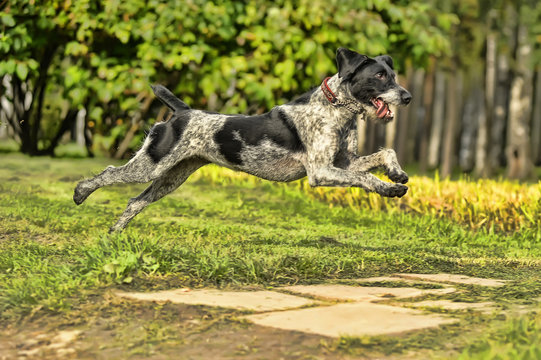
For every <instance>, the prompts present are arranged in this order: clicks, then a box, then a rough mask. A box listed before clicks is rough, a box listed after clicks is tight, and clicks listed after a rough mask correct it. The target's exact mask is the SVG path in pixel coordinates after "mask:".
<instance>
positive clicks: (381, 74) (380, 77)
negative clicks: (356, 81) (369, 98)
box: [376, 71, 386, 80]
mask: <svg viewBox="0 0 541 360" xmlns="http://www.w3.org/2000/svg"><path fill="white" fill-rule="evenodd" d="M385 75H386V74H385V73H384V72H383V71H380V72H379V73H377V74H376V78H377V79H380V80H383V79H385Z"/></svg>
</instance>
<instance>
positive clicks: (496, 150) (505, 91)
mask: <svg viewBox="0 0 541 360" xmlns="http://www.w3.org/2000/svg"><path fill="white" fill-rule="evenodd" d="M509 78H510V77H509V54H508V53H507V52H505V51H504V50H501V51H500V53H499V54H498V73H497V79H498V83H497V86H496V94H495V95H494V96H495V98H494V111H493V112H492V113H493V116H494V119H493V121H492V136H491V138H492V141H491V147H490V162H491V168H492V169H497V168H499V167H501V166H503V164H504V162H505V155H504V149H505V138H506V136H505V128H506V123H507V114H508V105H509V88H510V87H511V85H510V79H509Z"/></svg>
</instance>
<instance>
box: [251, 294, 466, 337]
mask: <svg viewBox="0 0 541 360" xmlns="http://www.w3.org/2000/svg"><path fill="white" fill-rule="evenodd" d="M244 318H245V319H247V320H249V321H251V322H253V323H255V324H258V325H262V326H269V327H273V328H277V329H283V330H294V331H301V332H306V333H312V334H318V335H323V336H329V337H339V336H343V335H349V336H363V335H370V336H372V335H384V334H394V333H401V332H405V331H412V330H420V329H426V328H432V327H437V326H439V325H442V324H450V323H453V322H456V321H457V320H456V319H451V318H445V317H441V316H438V315H432V314H430V315H426V314H423V312H421V311H418V310H415V309H407V308H402V307H395V306H389V305H382V304H374V303H367V302H359V303H345V304H337V305H332V306H320V307H314V308H307V309H299V310H287V311H279V312H270V313H264V314H255V315H248V316H245V317H244Z"/></svg>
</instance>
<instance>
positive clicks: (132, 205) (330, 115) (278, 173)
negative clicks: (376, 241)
mask: <svg viewBox="0 0 541 360" xmlns="http://www.w3.org/2000/svg"><path fill="white" fill-rule="evenodd" d="M336 63H337V66H338V73H337V74H335V75H334V76H332V77H328V78H326V79H325V80H324V81H323V83H322V84H321V86H320V87H316V88H314V89H312V90H310V91H308V92H307V93H305V94H303V95H301V96H300V97H299V98H297V99H295V100H293V101H291V102H289V103H287V104H284V105H279V106H276V107H274V108H272V109H271V110H270V111H269V112H268V113H265V114H262V115H254V116H247V115H224V114H219V113H212V112H208V111H203V110H195V109H191V108H190V107H189V106H188V105H187V104H185V103H184V102H183V101H181V100H180V99H178V98H177V97H176V96H174V95H173V94H172V93H171V92H170V91H169V90H168V89H166V88H165V87H163V86H161V85H157V86H152V89H153V91H154V93H155V95H156V97H158V98H159V99H160V100H161V101H162V102H163V103H164V104H165V105H166V106H168V107H169V108H170V109H171V110H172V111H173V115H172V117H171V118H170V119H169V120H168V121H166V122H160V123H157V124H155V125H154V126H153V127H152V128H151V130H150V132H149V134H148V136H147V137H146V139H145V141H144V143H143V146H142V147H141V149H140V150H139V151H138V152H137V153H136V154H135V155H134V157H133V158H132V159H131V160H130V161H129V162H128V163H126V164H125V165H123V166H119V167H114V166H109V167H107V168H106V169H105V170H104V171H103V172H102V173H100V174H99V175H97V176H95V177H93V178H91V179H87V180H83V181H81V182H79V183H78V184H77V186H76V188H75V191H74V195H73V200H74V201H75V203H76V204H77V205H79V204H81V203H82V202H83V201H84V200H85V199H86V198H87V197H88V196H89V195H90V194H91V193H93V192H94V191H95V190H97V189H99V188H101V187H103V186H106V185H111V184H117V183H146V182H150V181H152V184H151V185H150V186H149V187H148V188H147V189H146V190H144V191H143V192H142V193H141V194H140V195H139V196H137V197H135V198H132V199H130V200H129V202H128V206H127V208H126V210H125V211H124V212H123V214H122V215H121V216H120V218H119V219H118V221H117V222H116V224H114V225H113V226H112V227H111V228H110V231H111V232H114V231H122V230H123V229H124V228H125V227H126V225H127V224H128V222H129V221H130V220H131V219H133V217H134V216H135V215H137V214H138V213H139V212H141V211H142V210H143V209H144V208H145V207H146V206H147V205H149V204H150V203H152V202H154V201H157V200H159V199H161V198H162V197H164V196H165V195H167V194H169V193H171V192H172V191H174V190H175V189H177V188H178V187H179V186H180V185H182V184H183V183H184V181H186V179H187V178H188V177H189V176H190V175H191V174H192V173H193V172H195V171H196V170H197V169H199V168H200V167H202V166H204V165H207V164H209V163H215V164H218V165H220V166H224V167H227V168H230V169H233V170H238V171H243V172H245V173H248V174H251V175H255V176H258V177H260V178H263V179H266V180H271V181H280V182H289V181H293V180H297V179H300V178H303V177H308V182H309V184H310V186H339V187H360V188H362V189H364V190H366V191H368V192H376V193H378V194H379V195H381V196H386V197H402V196H404V195H405V194H406V192H407V190H408V188H407V186H406V185H404V184H405V183H407V181H408V175H407V174H406V173H405V172H404V171H403V170H402V169H401V167H400V165H399V164H398V161H397V158H396V154H395V152H394V151H393V150H391V149H382V150H380V151H378V152H376V153H374V154H372V155H368V156H359V155H357V130H356V119H357V116H362V117H363V118H364V119H373V120H376V121H380V122H383V123H386V122H389V121H391V120H392V119H393V117H394V114H393V112H392V111H391V109H390V108H389V106H390V105H397V106H398V105H407V104H408V103H409V102H410V101H411V94H410V93H409V92H408V91H407V90H406V89H404V88H403V87H401V86H400V85H398V84H397V82H396V74H395V72H394V70H393V60H392V58H391V57H390V56H388V55H382V56H377V57H375V58H370V57H368V56H366V55H361V54H359V53H357V52H355V51H352V50H349V49H346V48H339V49H338V50H337V52H336ZM378 167H383V168H384V170H385V172H386V174H387V176H388V177H389V179H390V180H391V181H393V183H389V182H384V181H382V180H380V179H379V178H377V177H376V176H374V175H372V174H371V173H370V172H369V171H371V170H373V169H375V168H378Z"/></svg>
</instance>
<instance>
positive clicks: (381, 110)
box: [376, 101, 389, 119]
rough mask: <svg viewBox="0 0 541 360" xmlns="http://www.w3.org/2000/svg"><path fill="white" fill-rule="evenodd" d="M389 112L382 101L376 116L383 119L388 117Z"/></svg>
mask: <svg viewBox="0 0 541 360" xmlns="http://www.w3.org/2000/svg"><path fill="white" fill-rule="evenodd" d="M387 111H389V108H388V107H387V104H385V102H384V101H380V104H379V107H378V110H376V115H377V116H378V118H380V119H383V118H384V117H385V115H387Z"/></svg>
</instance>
